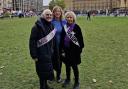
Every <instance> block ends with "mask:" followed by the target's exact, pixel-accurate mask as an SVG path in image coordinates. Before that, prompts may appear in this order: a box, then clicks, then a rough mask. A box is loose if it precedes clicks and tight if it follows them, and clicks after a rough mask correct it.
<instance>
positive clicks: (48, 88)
mask: <svg viewBox="0 0 128 89" xmlns="http://www.w3.org/2000/svg"><path fill="white" fill-rule="evenodd" d="M46 89H54V88H51V87H49V86H48V85H46Z"/></svg>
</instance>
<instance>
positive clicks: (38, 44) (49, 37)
mask: <svg viewBox="0 0 128 89" xmlns="http://www.w3.org/2000/svg"><path fill="white" fill-rule="evenodd" d="M55 34H56V29H54V30H52V31H51V32H50V33H49V34H48V35H47V36H45V37H43V38H41V39H40V40H38V42H37V47H41V46H42V45H44V44H46V43H48V42H49V41H50V40H51V39H52V38H53V37H54V36H55Z"/></svg>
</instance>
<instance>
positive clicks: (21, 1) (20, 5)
mask: <svg viewBox="0 0 128 89" xmlns="http://www.w3.org/2000/svg"><path fill="white" fill-rule="evenodd" d="M12 2H13V10H22V11H28V10H34V11H41V10H42V8H43V0H12Z"/></svg>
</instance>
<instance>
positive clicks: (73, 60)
mask: <svg viewBox="0 0 128 89" xmlns="http://www.w3.org/2000/svg"><path fill="white" fill-rule="evenodd" d="M73 32H74V33H75V34H74V35H75V37H76V38H77V40H78V42H79V45H80V47H79V46H77V45H75V44H74V43H73V42H72V41H70V42H69V47H65V45H63V49H64V52H65V59H63V62H64V63H65V64H68V65H71V66H72V65H78V64H80V63H81V56H80V55H81V52H82V49H83V48H84V42H83V36H82V33H81V28H80V27H79V26H78V25H77V24H75V26H74V28H73ZM65 35H66V33H64V37H65ZM63 44H64V38H63Z"/></svg>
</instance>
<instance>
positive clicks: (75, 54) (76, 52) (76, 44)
mask: <svg viewBox="0 0 128 89" xmlns="http://www.w3.org/2000/svg"><path fill="white" fill-rule="evenodd" d="M65 18H66V21H67V24H66V25H65V26H64V28H65V36H64V40H63V44H64V45H63V49H64V53H65V55H64V54H63V55H64V56H65V59H64V60H63V62H64V63H65V65H66V79H65V81H64V83H63V87H66V86H67V85H68V84H69V82H70V72H71V67H72V69H73V72H74V76H75V83H74V87H73V89H79V70H78V64H80V63H81V57H80V54H81V52H82V49H83V47H84V42H83V36H82V33H81V28H80V27H79V25H77V24H76V23H75V19H76V15H75V14H74V12H72V11H69V12H67V13H66V14H65Z"/></svg>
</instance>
